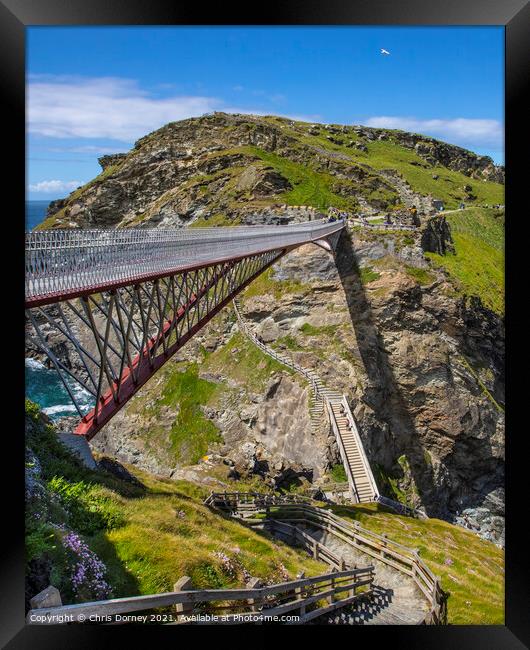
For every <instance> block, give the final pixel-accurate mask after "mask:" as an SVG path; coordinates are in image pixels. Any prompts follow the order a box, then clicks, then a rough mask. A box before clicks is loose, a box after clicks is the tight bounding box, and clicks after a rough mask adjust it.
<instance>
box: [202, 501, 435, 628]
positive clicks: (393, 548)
mask: <svg viewBox="0 0 530 650" xmlns="http://www.w3.org/2000/svg"><path fill="white" fill-rule="evenodd" d="M225 495H226V496H225ZM253 496H254V499H255V500H254V502H253V501H252V497H253ZM240 497H241V501H240ZM298 499H299V500H298V501H297V502H294V500H293V498H292V497H287V498H286V499H285V501H282V497H274V498H272V495H271V499H270V500H269V499H268V498H267V497H266V495H261V494H259V495H258V494H255V495H253V493H237V492H232V493H224V494H220V493H212V494H210V496H209V497H208V499H206V503H208V504H209V505H212V506H214V507H219V508H221V509H224V510H228V511H230V512H232V513H240V514H242V515H247V516H248V515H250V514H252V513H254V514H255V515H256V514H263V515H265V517H267V518H272V519H274V520H275V521H284V522H285V520H287V521H289V522H291V523H292V524H294V525H296V524H305V525H309V526H313V527H315V528H319V529H320V530H323V531H325V532H328V533H330V534H332V535H334V536H335V537H337V538H339V539H340V540H342V541H343V542H345V543H347V544H349V545H350V546H351V547H352V548H354V549H357V550H359V551H361V552H363V553H366V554H367V555H369V556H371V557H373V558H376V559H377V560H379V561H380V562H383V563H385V564H387V565H389V566H391V567H393V568H394V569H395V570H397V571H399V572H401V573H402V574H404V575H406V576H409V577H411V578H412V579H413V580H414V582H415V583H416V585H417V586H418V588H419V589H420V591H421V592H422V593H423V595H424V597H425V598H426V599H427V601H428V603H429V613H428V614H427V616H426V618H425V621H424V623H426V624H444V623H445V622H446V621H447V606H446V595H445V593H444V592H443V590H442V588H441V584H440V578H439V577H438V576H435V575H434V573H433V572H432V571H431V570H430V569H429V567H428V566H427V565H426V564H425V562H424V561H423V560H422V559H421V558H420V557H419V555H418V552H417V551H416V550H415V549H411V548H409V547H408V546H404V545H403V544H399V543H398V542H394V541H393V540H391V539H389V538H388V537H387V536H386V535H379V534H378V533H374V532H373V531H371V530H368V529H367V528H363V527H362V526H360V524H358V522H355V521H348V520H347V519H343V518H341V517H338V516H337V515H335V514H333V513H332V512H330V511H328V510H325V509H324V508H317V507H315V506H312V505H311V504H310V502H309V500H302V499H300V498H299V497H298ZM253 503H254V505H253ZM249 522H250V520H249ZM261 522H262V520H260V519H255V520H254V522H252V523H255V524H259V523H261Z"/></svg>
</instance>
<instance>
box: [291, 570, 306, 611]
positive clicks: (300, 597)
mask: <svg viewBox="0 0 530 650" xmlns="http://www.w3.org/2000/svg"><path fill="white" fill-rule="evenodd" d="M296 578H297V580H302V578H305V572H304V571H302V572H301V573H299V574H298V575H297V576H296ZM304 592H305V588H304V587H296V589H295V590H294V593H295V595H296V600H299V601H300V602H301V604H300V622H303V619H304V616H305V604H303V603H304Z"/></svg>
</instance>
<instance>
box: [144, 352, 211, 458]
mask: <svg viewBox="0 0 530 650" xmlns="http://www.w3.org/2000/svg"><path fill="white" fill-rule="evenodd" d="M216 391H217V385H216V384H214V383H213V382H209V381H206V380H205V379H201V378H200V377H199V375H198V366H197V364H191V365H189V366H187V368H186V369H185V370H184V371H183V372H175V373H173V374H172V375H171V376H170V377H169V380H168V381H167V383H166V384H165V386H164V390H163V391H162V398H161V399H160V400H159V401H158V402H157V405H159V406H163V405H165V406H177V405H178V415H177V417H176V419H175V421H174V422H173V424H172V426H171V432H170V440H171V447H172V450H173V452H174V453H175V457H176V458H177V459H178V460H180V461H181V462H184V463H188V464H194V463H196V462H197V461H198V460H199V459H200V458H201V457H202V456H204V455H206V452H207V451H208V446H209V445H210V444H211V443H213V442H220V441H222V436H221V434H220V433H219V430H218V429H217V427H216V426H215V424H214V423H213V422H212V421H211V420H208V419H207V418H206V417H205V416H204V415H203V413H202V410H201V405H203V404H207V403H208V402H209V401H210V399H211V398H212V397H213V396H214V394H215V392H216Z"/></svg>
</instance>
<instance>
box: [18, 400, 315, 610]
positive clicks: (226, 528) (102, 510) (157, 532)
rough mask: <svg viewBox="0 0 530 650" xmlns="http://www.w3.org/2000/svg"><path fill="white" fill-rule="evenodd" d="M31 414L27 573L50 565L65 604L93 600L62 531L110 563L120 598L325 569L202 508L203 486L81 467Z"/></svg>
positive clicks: (108, 574)
mask: <svg viewBox="0 0 530 650" xmlns="http://www.w3.org/2000/svg"><path fill="white" fill-rule="evenodd" d="M26 417H27V418H28V419H29V420H30V423H31V424H30V429H31V432H30V433H29V434H28V436H27V444H28V446H29V447H30V448H31V449H32V450H33V452H34V453H35V454H36V456H37V459H38V462H39V464H40V467H41V471H40V480H41V482H42V484H43V485H44V486H45V492H44V496H42V497H39V498H36V499H30V500H29V501H28V502H27V507H26V550H27V562H28V572H31V570H32V569H31V568H30V566H29V563H30V562H33V564H35V562H40V563H49V567H51V578H50V581H51V583H52V584H53V585H54V586H56V587H57V588H58V589H59V590H60V592H61V595H62V597H63V603H65V604H66V603H69V602H82V601H87V600H92V599H94V598H97V596H96V594H94V593H92V592H91V591H90V590H89V589H88V590H87V589H85V590H84V591H83V592H82V594H81V595H80V596H76V595H75V594H74V593H73V591H72V575H73V566H72V563H71V558H69V557H67V556H66V555H65V553H64V550H63V548H62V542H61V539H62V538H63V537H64V535H65V533H66V530H61V529H60V528H57V526H58V525H65V526H66V527H67V530H73V531H75V532H76V533H77V534H79V535H80V536H81V538H82V539H83V540H84V541H85V542H86V543H87V544H88V546H89V548H90V549H91V551H93V552H95V553H96V554H97V555H98V557H99V558H100V559H101V560H102V561H103V562H104V564H105V566H106V571H105V576H104V577H105V580H106V581H107V582H108V583H110V585H111V586H112V595H113V596H114V597H125V596H134V595H141V594H150V593H159V592H163V591H171V590H172V588H173V584H174V583H175V582H176V581H177V580H178V579H179V578H180V577H182V576H183V575H188V576H190V577H191V578H192V582H193V586H194V587H195V588H212V589H216V588H223V587H227V588H231V587H236V586H244V584H245V580H246V579H247V577H248V574H250V575H252V576H256V577H260V578H263V579H264V580H268V581H274V582H281V581H283V580H284V579H294V578H295V577H296V575H297V574H298V573H299V572H300V571H305V572H306V575H318V574H319V573H324V572H325V571H326V570H327V565H325V564H323V563H321V562H316V561H314V560H312V559H311V558H310V557H309V556H308V555H307V554H306V553H305V552H304V551H302V550H300V549H298V550H297V549H293V548H290V547H289V546H287V545H286V544H283V543H282V542H279V541H276V540H273V539H270V538H268V537H267V536H265V535H262V534H258V533H257V532H254V531H252V530H250V529H249V528H247V527H245V526H243V525H241V524H239V523H237V522H236V521H234V520H230V519H227V518H225V517H223V516H220V515H219V514H217V513H216V512H214V511H212V510H210V509H209V508H207V507H206V506H204V505H203V503H202V502H203V499H204V498H205V497H206V496H207V494H208V490H207V489H206V488H205V487H201V486H198V485H194V484H192V483H189V482H185V481H173V480H170V479H164V478H161V477H157V476H153V475H150V474H147V473H146V472H142V471H139V470H137V469H135V468H132V467H130V466H128V467H127V469H128V470H129V471H130V472H131V473H132V474H133V475H134V476H135V477H136V478H137V479H138V480H139V481H140V482H141V484H142V485H141V486H137V485H134V484H132V483H130V482H127V481H124V480H121V479H119V478H117V477H116V476H115V475H113V474H111V473H109V472H106V471H102V470H98V471H91V470H88V469H86V468H84V467H82V466H81V465H80V464H79V463H78V462H77V460H76V459H75V458H74V457H73V456H72V455H71V454H70V453H69V452H68V451H67V450H66V449H64V448H63V447H62V445H61V444H60V443H59V442H57V440H56V434H55V431H54V429H53V427H51V426H50V425H47V424H46V422H45V421H43V420H42V419H41V416H40V414H39V410H38V408H37V407H36V406H35V405H32V404H31V403H27V405H26ZM33 425H34V426H33ZM236 489H237V487H236ZM253 489H254V490H255V486H253ZM225 557H226V558H228V563H227V560H226V559H225ZM34 570H35V569H34V567H33V571H34ZM287 576H288V578H287Z"/></svg>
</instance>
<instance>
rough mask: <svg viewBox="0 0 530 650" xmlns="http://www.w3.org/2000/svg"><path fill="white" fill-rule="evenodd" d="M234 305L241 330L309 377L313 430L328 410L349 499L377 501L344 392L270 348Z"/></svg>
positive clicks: (367, 501) (359, 501) (368, 466)
mask: <svg viewBox="0 0 530 650" xmlns="http://www.w3.org/2000/svg"><path fill="white" fill-rule="evenodd" d="M233 305H234V311H235V314H236V317H237V321H238V324H239V327H240V330H241V332H243V333H244V334H245V335H246V336H247V337H248V338H249V339H250V340H251V341H252V342H253V343H254V344H255V345H257V346H258V347H259V348H260V349H261V350H263V351H264V352H265V353H266V354H268V355H269V356H271V357H272V358H273V359H276V360H277V361H280V363H283V364H284V365H286V366H287V367H289V368H292V369H293V370H295V371H296V372H298V373H300V374H302V375H303V376H304V377H305V378H306V379H308V380H309V382H310V386H311V392H312V398H311V404H310V407H309V414H310V417H311V425H312V429H313V432H316V431H317V430H318V429H319V428H320V426H321V423H322V418H323V416H324V413H325V412H326V411H327V414H328V416H329V419H330V422H331V424H332V428H333V432H334V434H335V438H336V440H337V445H338V447H339V451H340V454H341V458H342V462H343V464H344V468H345V470H346V475H347V477H348V484H349V487H350V496H351V498H352V500H353V501H354V502H355V503H369V502H371V501H377V499H378V497H379V491H378V489H377V485H376V483H375V480H374V477H373V474H372V470H371V469H370V464H369V463H368V459H367V458H366V454H365V453H364V449H363V445H362V441H361V438H360V436H359V432H358V430H357V425H356V424H355V420H354V418H353V415H352V413H351V411H350V407H349V406H348V401H347V399H346V397H345V395H342V393H339V392H338V391H335V390H331V389H329V388H327V387H326V386H325V385H324V383H323V382H322V380H321V379H320V377H319V376H318V375H317V374H316V373H315V372H314V371H313V370H310V369H308V368H303V367H302V366H300V365H298V364H297V363H295V362H294V361H293V360H292V359H290V358H289V357H287V356H286V355H283V354H281V353H280V352H278V351H277V350H273V349H272V348H270V347H268V346H267V345H265V344H264V343H263V342H262V341H260V339H259V338H258V337H257V336H256V335H255V334H254V332H253V331H252V330H251V329H250V328H249V327H248V325H247V324H246V323H245V321H244V320H243V317H242V315H241V307H240V305H239V301H238V299H237V298H235V299H234V300H233Z"/></svg>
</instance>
